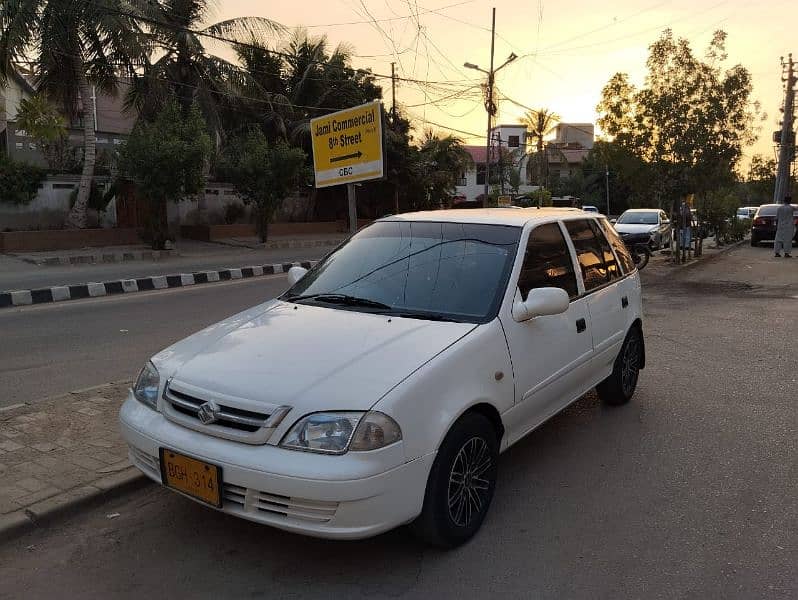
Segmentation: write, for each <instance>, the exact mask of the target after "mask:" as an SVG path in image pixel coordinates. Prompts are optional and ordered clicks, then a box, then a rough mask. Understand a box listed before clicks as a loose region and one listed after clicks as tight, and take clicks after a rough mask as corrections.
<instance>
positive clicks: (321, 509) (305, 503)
mask: <svg viewBox="0 0 798 600" xmlns="http://www.w3.org/2000/svg"><path fill="white" fill-rule="evenodd" d="M223 498H224V501H225V508H228V509H229V508H232V506H230V505H233V506H235V507H238V510H239V511H242V512H246V513H257V514H260V515H261V516H264V517H277V518H282V519H286V520H295V521H305V522H312V523H329V522H330V520H331V519H332V518H333V517H334V516H335V511H336V510H338V502H325V501H322V500H307V499H304V498H294V497H291V496H280V495H278V494H270V493H269V492H263V491H259V490H253V489H251V488H245V487H241V486H239V485H233V484H230V483H226V484H224V487H223Z"/></svg>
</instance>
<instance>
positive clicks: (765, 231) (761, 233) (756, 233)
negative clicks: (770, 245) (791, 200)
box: [751, 204, 798, 246]
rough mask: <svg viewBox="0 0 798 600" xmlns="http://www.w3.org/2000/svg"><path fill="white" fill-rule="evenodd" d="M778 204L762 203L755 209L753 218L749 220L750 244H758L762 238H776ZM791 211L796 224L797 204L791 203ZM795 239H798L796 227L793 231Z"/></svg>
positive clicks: (797, 219)
mask: <svg viewBox="0 0 798 600" xmlns="http://www.w3.org/2000/svg"><path fill="white" fill-rule="evenodd" d="M779 206H780V205H779V204H763V205H762V206H760V207H759V208H758V209H757V211H756V214H755V215H754V220H753V221H752V222H751V245H752V246H758V245H759V242H762V241H764V240H774V239H776V225H777V223H776V211H777V210H778V209H779ZM792 211H793V216H794V217H795V224H796V225H798V206H797V205H795V204H793V205H792ZM795 241H798V227H796V231H795Z"/></svg>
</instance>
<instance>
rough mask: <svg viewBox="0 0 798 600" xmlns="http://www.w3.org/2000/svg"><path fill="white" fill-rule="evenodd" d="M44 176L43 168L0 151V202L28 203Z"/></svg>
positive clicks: (33, 196) (34, 195)
mask: <svg viewBox="0 0 798 600" xmlns="http://www.w3.org/2000/svg"><path fill="white" fill-rule="evenodd" d="M44 178H45V172H44V169H41V168H39V167H36V166H33V165H29V164H27V163H24V162H17V161H14V160H11V159H10V158H9V157H8V156H6V155H5V154H2V153H0V202H6V203H8V204H30V202H31V201H32V200H33V199H34V198H35V197H36V193H37V192H38V191H39V185H41V183H42V181H44Z"/></svg>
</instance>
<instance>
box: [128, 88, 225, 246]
mask: <svg viewBox="0 0 798 600" xmlns="http://www.w3.org/2000/svg"><path fill="white" fill-rule="evenodd" d="M210 152H211V139H210V136H209V135H208V132H207V126H206V124H205V121H204V120H203V118H202V114H201V113H200V111H199V108H198V107H197V106H196V105H193V106H192V107H191V109H190V110H189V112H188V115H185V116H184V115H183V114H182V111H181V109H180V107H179V106H178V104H177V102H176V101H175V100H172V101H170V102H168V103H167V104H166V106H164V108H163V109H162V110H161V112H160V113H158V115H157V117H156V118H155V120H154V121H152V122H149V121H147V120H144V119H139V121H138V122H137V123H136V126H135V128H134V129H133V131H132V132H131V134H130V137H129V138H128V140H127V142H126V143H125V145H124V146H123V147H122V149H121V150H120V152H119V159H118V165H119V170H120V173H121V174H122V176H123V177H127V178H129V179H131V180H133V181H134V182H135V183H136V185H137V187H138V190H139V191H140V192H141V194H142V196H143V197H144V198H145V199H146V200H147V202H148V204H149V217H148V220H149V230H150V235H151V236H152V245H153V248H154V249H161V248H163V246H164V243H165V241H166V231H165V229H164V222H163V217H162V215H163V210H164V206H165V205H166V202H167V201H169V200H173V201H175V202H178V201H180V200H181V199H183V198H184V197H186V196H190V195H193V194H196V193H198V192H200V191H201V190H202V189H204V187H205V171H206V164H207V162H208V160H209V157H210Z"/></svg>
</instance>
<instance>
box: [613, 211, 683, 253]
mask: <svg viewBox="0 0 798 600" xmlns="http://www.w3.org/2000/svg"><path fill="white" fill-rule="evenodd" d="M615 230H616V231H617V232H618V233H619V234H621V237H622V238H624V241H626V239H627V238H635V241H636V242H638V241H639V238H641V237H643V236H644V235H647V236H648V245H649V247H650V248H651V249H652V250H659V249H661V248H663V247H668V246H670V245H671V239H672V238H673V230H672V228H671V221H670V219H669V218H668V215H667V214H665V211H664V210H659V209H657V208H631V209H629V210H627V211H625V212H624V213H623V214H622V215H621V216H620V217H618V220H617V221H615Z"/></svg>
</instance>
